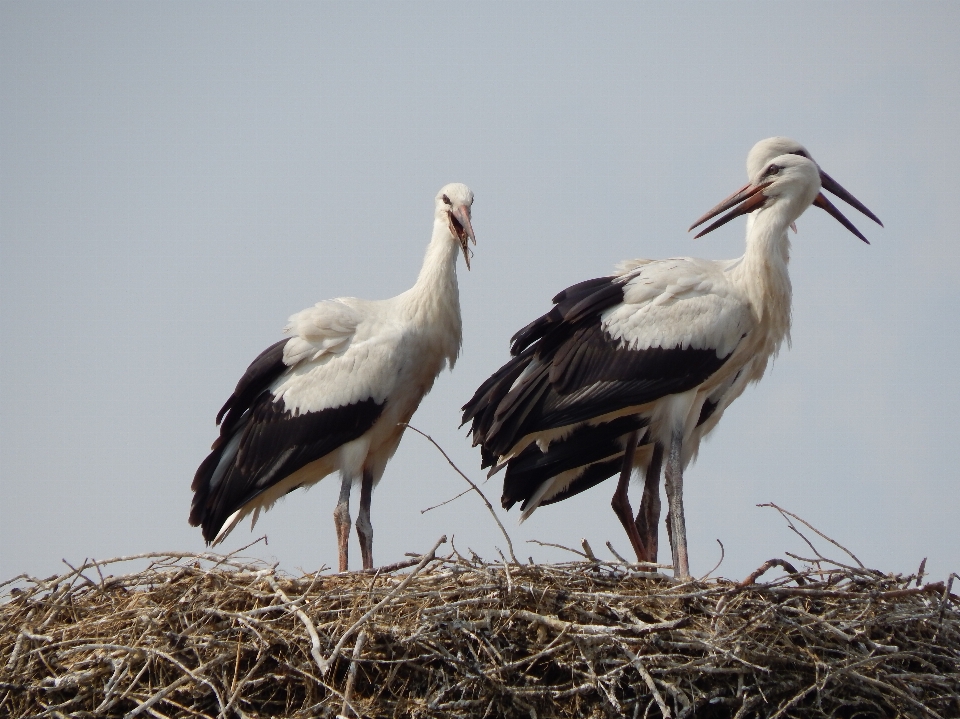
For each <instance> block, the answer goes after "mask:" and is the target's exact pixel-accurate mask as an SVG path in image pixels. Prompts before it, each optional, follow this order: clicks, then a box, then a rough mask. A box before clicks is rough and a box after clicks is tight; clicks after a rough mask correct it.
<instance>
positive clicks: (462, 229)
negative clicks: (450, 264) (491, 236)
mask: <svg viewBox="0 0 960 719" xmlns="http://www.w3.org/2000/svg"><path fill="white" fill-rule="evenodd" d="M447 216H448V217H449V218H450V232H452V233H453V236H454V237H456V238H457V240H458V241H459V242H460V249H461V250H463V261H464V262H466V263H467V269H468V270H469V269H470V248H469V243H470V240H473V244H477V238H476V237H475V236H474V234H473V225H472V224H470V208H468V207H465V206H464V205H457V206H456V207H451V208H450V209H449V210H447Z"/></svg>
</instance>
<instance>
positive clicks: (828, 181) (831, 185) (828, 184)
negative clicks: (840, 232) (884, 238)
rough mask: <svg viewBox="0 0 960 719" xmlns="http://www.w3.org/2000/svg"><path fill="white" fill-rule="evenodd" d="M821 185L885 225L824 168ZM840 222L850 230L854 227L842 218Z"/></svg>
mask: <svg viewBox="0 0 960 719" xmlns="http://www.w3.org/2000/svg"><path fill="white" fill-rule="evenodd" d="M820 186H821V187H822V188H823V189H824V190H826V191H827V192H832V193H833V194H834V195H836V196H837V197H839V198H840V199H841V200H843V201H844V202H846V203H847V204H848V205H850V206H851V207H854V208H856V209H857V210H860V212H862V213H863V214H865V215H866V216H867V217H869V218H870V219H871V220H873V221H874V222H876V223H877V224H878V225H880V227H883V223H882V222H880V218H879V217H877V216H876V215H875V214H873V213H872V212H870V210H868V209H867V206H866V205H864V204H863V203H862V202H860V200H858V199H857V198H856V197H854V196H853V195H851V194H850V193H849V192H847V191H846V190H845V189H843V187H842V186H841V185H840V183H839V182H837V181H836V180H834V179H833V178H832V177H830V175H828V174H827V173H826V172H824V171H823V170H820ZM824 201H826V198H824ZM813 204H815V205H816V204H817V203H816V202H814V203H813ZM827 204H829V203H827ZM817 207H823V205H817ZM823 209H824V210H827V208H826V207H823ZM827 212H830V210H827ZM830 214H831V215H833V213H832V212H830ZM833 216H834V217H837V216H836V215H833ZM841 217H842V215H841ZM837 219H838V220H840V218H839V217H837ZM840 222H841V224H843V226H844V227H846V228H847V229H848V230H850V228H851V227H852V225H847V224H846V223H845V222H844V221H843V220H840ZM850 231H851V232H853V233H854V234H855V235H857V236H858V237H860V234H859V233H858V232H854V231H853V230H850ZM860 239H863V238H862V237H861V238H860ZM863 241H864V242H867V241H866V240H863ZM867 244H869V243H867Z"/></svg>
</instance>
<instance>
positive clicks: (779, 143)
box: [690, 137, 883, 244]
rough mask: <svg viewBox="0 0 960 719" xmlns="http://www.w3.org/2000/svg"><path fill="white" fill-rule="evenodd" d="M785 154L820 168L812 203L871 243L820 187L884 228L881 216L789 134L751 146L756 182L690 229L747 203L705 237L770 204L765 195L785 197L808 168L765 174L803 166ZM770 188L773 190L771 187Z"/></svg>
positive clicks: (750, 167)
mask: <svg viewBox="0 0 960 719" xmlns="http://www.w3.org/2000/svg"><path fill="white" fill-rule="evenodd" d="M785 157H786V158H789V157H796V158H799V159H803V160H807V161H809V163H810V164H812V165H813V167H814V168H816V172H817V174H818V175H819V183H818V184H819V187H818V188H817V192H816V193H815V194H814V195H813V200H812V204H814V205H816V206H817V207H819V208H821V209H823V210H825V211H826V212H828V213H830V215H832V216H833V217H834V218H835V219H836V220H837V221H838V222H840V224H841V225H843V226H844V227H846V228H847V229H848V230H850V232H852V233H853V234H855V235H856V236H857V237H859V238H860V239H861V240H863V241H864V242H866V243H867V244H870V242H869V240H867V238H866V237H864V236H863V234H862V233H861V232H860V230H858V229H857V228H856V227H855V226H854V224H853V223H852V222H850V220H848V219H847V218H846V217H845V216H844V215H843V213H841V212H840V210H838V209H837V208H836V207H835V206H834V205H833V203H832V202H830V200H828V199H827V198H826V196H825V195H824V194H823V193H822V192H820V191H819V190H820V188H822V189H824V190H828V191H829V192H832V193H833V194H834V195H836V196H837V197H839V198H840V199H841V200H843V201H844V202H846V203H848V204H849V205H851V206H853V207H854V208H856V209H857V210H859V211H860V212H862V213H863V214H865V215H866V216H867V217H869V218H870V219H872V220H873V221H875V222H876V223H877V224H879V225H880V226H881V227H882V226H883V223H882V222H880V219H879V218H878V217H877V216H876V215H874V214H873V213H872V212H871V211H870V210H868V209H867V207H866V206H865V205H864V204H863V203H862V202H860V201H859V200H858V199H857V198H856V197H854V196H853V195H852V194H850V193H849V192H848V191H847V190H845V189H844V188H843V187H842V186H841V185H840V183H839V182H837V181H836V180H834V179H833V178H832V177H830V175H828V174H827V173H826V172H824V171H823V170H822V169H821V168H820V166H819V165H818V164H817V163H816V161H815V160H814V159H813V158H812V157H810V153H809V151H808V150H807V148H805V147H804V146H803V145H801V144H800V143H799V142H797V141H796V140H791V139H790V138H789V137H768V138H767V139H766V140H761V141H760V142H758V143H757V144H756V145H754V146H753V147H752V148H751V150H750V152H749V154H748V155H747V174H748V176H749V177H750V178H751V180H752V181H751V182H750V183H748V184H747V185H745V186H744V187H742V188H740V189H739V190H737V191H736V192H735V193H733V194H732V195H730V197H728V198H727V199H725V200H724V201H723V202H721V203H720V204H719V205H717V206H716V207H714V208H713V209H712V210H710V211H709V212H707V213H706V214H705V215H703V217H701V218H700V219H698V220H697V221H696V222H695V223H693V225H692V226H691V227H690V229H691V230H692V229H693V228H694V227H697V226H698V225H700V224H702V223H704V222H706V221H707V220H709V219H710V218H711V217H714V216H716V215H718V214H720V213H721V212H723V211H724V210H727V209H729V208H731V207H733V206H735V205H738V204H740V203H743V204H740V207H738V208H737V210H735V211H734V212H732V213H730V214H728V215H725V216H724V217H723V218H721V220H718V221H717V222H714V223H713V224H712V225H710V227H708V228H707V229H705V230H703V231H702V232H701V233H700V234H698V235H697V237H702V236H703V235H705V234H707V233H708V232H710V231H711V230H714V229H716V228H717V227H720V226H721V225H723V224H726V223H727V222H729V221H730V220H732V219H733V218H734V217H736V216H738V215H743V214H746V213H748V212H753V211H754V210H756V209H758V208H759V207H763V206H767V205H766V204H765V200H764V199H762V198H771V197H774V194H773V193H777V194H779V195H780V196H784V194H785V191H786V188H788V187H790V186H792V185H791V184H790V182H789V181H788V180H789V178H792V177H796V178H797V181H798V182H799V181H800V180H799V175H800V174H805V173H806V171H801V170H796V171H794V170H791V171H789V172H787V173H785V174H784V175H783V176H782V177H781V178H779V179H777V178H775V177H774V176H773V175H765V173H767V172H769V171H770V170H771V165H772V164H776V165H777V166H778V167H781V169H785V168H786V167H788V166H790V167H793V166H796V167H799V166H800V165H803V164H804V163H800V165H797V164H796V163H793V162H792V161H783V158H785ZM778 172H779V171H778ZM764 177H766V178H767V179H763V178H764ZM764 183H766V184H764ZM762 184H763V185H764V187H760V185H762ZM768 187H769V188H771V189H767V188H768ZM778 188H779V189H778ZM802 194H803V193H799V194H798V197H799V196H800V195H802ZM751 198H752V199H751ZM748 199H749V200H750V201H749V202H747V200H748ZM809 204H810V203H807V204H804V205H803V206H802V209H801V210H800V212H799V213H797V216H799V215H800V214H801V213H802V212H803V211H804V210H805V209H806V208H807V207H808V206H809Z"/></svg>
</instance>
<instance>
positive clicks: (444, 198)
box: [443, 195, 453, 207]
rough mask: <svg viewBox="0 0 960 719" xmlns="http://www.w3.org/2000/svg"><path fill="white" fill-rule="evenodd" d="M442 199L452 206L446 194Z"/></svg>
mask: <svg viewBox="0 0 960 719" xmlns="http://www.w3.org/2000/svg"><path fill="white" fill-rule="evenodd" d="M443 201H444V202H445V203H447V204H448V205H450V206H451V207H453V203H452V202H450V198H449V197H447V196H446V195H444V196H443Z"/></svg>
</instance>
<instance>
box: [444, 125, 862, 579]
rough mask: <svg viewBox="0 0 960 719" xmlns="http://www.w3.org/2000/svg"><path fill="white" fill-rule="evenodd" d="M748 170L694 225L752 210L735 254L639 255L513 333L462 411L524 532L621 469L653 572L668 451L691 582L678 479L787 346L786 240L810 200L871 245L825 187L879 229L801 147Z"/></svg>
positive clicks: (777, 142)
mask: <svg viewBox="0 0 960 719" xmlns="http://www.w3.org/2000/svg"><path fill="white" fill-rule="evenodd" d="M747 168H748V172H749V176H750V178H751V180H752V181H751V183H750V184H748V185H747V186H746V187H744V188H742V189H741V190H739V191H738V192H737V193H735V194H734V195H732V196H731V197H730V198H728V199H727V200H725V201H724V202H722V203H721V204H720V205H718V206H717V207H715V208H714V209H713V210H711V211H710V212H709V213H707V214H706V215H704V217H702V218H701V219H700V220H699V221H698V222H697V223H696V224H695V225H694V226H696V225H697V224H700V223H702V222H704V221H706V220H708V219H710V218H711V217H714V216H715V215H717V214H719V213H721V212H723V211H724V210H727V209H730V208H734V209H733V210H731V212H730V213H728V214H727V215H726V216H724V217H723V218H722V219H720V220H718V221H717V222H715V223H714V224H712V225H711V226H710V227H708V228H707V229H706V230H704V231H703V232H701V233H700V235H698V237H699V236H701V235H704V234H706V233H707V232H710V231H711V230H713V229H715V228H716V227H719V226H720V225H722V224H724V223H726V222H728V221H729V220H731V219H732V218H734V217H736V216H738V215H742V214H748V219H747V247H746V252H745V254H744V255H743V256H742V257H740V258H738V259H736V260H732V261H731V260H725V261H714V260H701V259H694V258H674V259H668V260H632V261H628V262H626V263H623V264H621V266H620V268H618V272H617V273H616V274H614V275H612V276H609V277H601V278H597V279H593V280H587V281H586V282H581V283H579V284H576V285H573V286H572V287H568V288H567V289H566V290H564V291H563V292H561V293H560V294H558V295H557V296H556V297H554V299H553V301H554V303H555V306H554V307H553V309H552V310H551V311H550V312H548V313H547V314H545V315H543V316H542V317H540V318H538V319H537V320H535V321H534V322H532V323H531V324H529V325H527V326H526V327H524V328H523V329H522V330H520V331H519V332H518V333H517V334H516V335H514V337H513V339H512V343H513V344H512V347H511V353H512V354H513V355H514V356H513V358H512V359H511V360H510V361H508V362H507V363H506V364H505V365H504V366H503V367H502V368H501V369H500V370H498V371H497V372H496V373H495V374H494V375H492V376H491V377H490V378H489V379H488V380H487V381H486V382H485V383H484V384H483V385H481V386H480V388H479V389H478V390H477V392H476V393H475V394H474V396H473V398H472V399H471V400H470V402H468V403H467V405H465V407H464V415H463V419H464V422H468V421H471V420H472V422H473V424H472V427H471V431H472V434H473V440H474V444H479V445H480V446H481V450H482V454H483V466H485V467H486V466H491V465H492V469H491V474H493V473H495V472H496V471H499V470H500V469H502V468H504V467H506V470H507V471H506V475H505V478H504V490H503V497H502V500H501V501H502V504H503V506H504V508H505V509H509V508H510V507H512V506H513V505H514V504H515V503H516V502H522V505H521V508H522V509H523V514H522V515H521V521H523V520H524V519H526V518H527V517H529V516H530V514H531V513H532V512H533V511H535V510H536V508H537V507H539V506H540V505H542V504H549V503H552V502H557V501H560V500H563V499H566V498H567V497H571V496H573V495H575V494H578V493H580V492H582V491H584V490H586V489H589V488H590V487H593V486H595V485H596V484H598V483H600V482H602V481H603V480H605V479H607V478H608V477H611V476H613V475H614V474H617V472H619V473H620V482H619V485H618V487H617V491H616V493H615V494H614V497H613V502H612V505H613V509H614V511H615V513H616V514H617V517H618V518H619V519H620V522H621V523H622V524H623V526H624V529H625V530H626V532H627V535H628V536H629V538H630V542H631V545H632V546H633V548H634V551H635V552H636V554H637V558H638V559H639V560H640V561H655V559H656V552H657V546H656V545H657V523H658V518H659V511H660V509H659V477H660V468H661V461H662V459H663V456H664V455H666V460H667V462H666V471H665V481H666V490H667V497H668V502H669V510H670V511H669V515H668V519H667V529H668V532H669V534H670V539H671V548H672V554H673V566H674V568H675V572H676V574H677V575H678V576H681V577H686V576H689V564H688V560H687V548H686V529H685V521H684V516H683V501H682V486H683V470H684V469H685V468H686V466H687V464H689V462H690V461H691V460H692V459H693V458H694V457H695V455H696V453H697V450H698V448H699V444H700V440H701V439H702V438H703V436H704V435H705V434H706V433H708V432H709V431H710V430H712V429H713V427H715V426H716V424H717V421H718V420H719V418H720V416H721V415H722V413H723V411H724V410H725V409H726V407H727V406H728V405H729V404H730V403H731V402H732V401H733V400H734V399H736V398H737V397H738V396H739V395H740V394H741V393H742V392H743V390H744V389H745V387H746V386H747V385H748V384H750V383H751V382H756V381H758V380H759V379H760V377H762V376H763V372H764V370H765V369H766V366H767V362H768V360H769V359H770V358H771V357H773V356H774V355H775V354H776V353H777V351H778V350H779V348H780V345H781V344H782V342H783V340H784V339H785V338H786V337H787V336H788V335H789V330H790V301H791V288H790V278H789V275H788V273H787V263H788V260H789V250H790V242H789V239H788V237H787V229H788V228H789V227H790V226H791V225H793V223H794V221H795V220H796V219H797V218H798V217H799V216H800V215H801V214H802V213H803V212H804V211H805V210H806V209H807V207H809V206H810V205H811V204H816V205H817V206H818V207H821V208H823V209H824V210H826V211H827V212H829V213H830V214H831V215H833V216H834V217H835V218H836V219H837V220H839V221H840V222H841V223H842V224H843V225H844V226H845V227H847V228H848V229H850V230H851V231H852V232H853V233H854V234H856V235H857V236H858V237H859V238H860V239H862V240H864V241H865V242H866V238H864V237H863V235H862V234H860V232H859V231H858V230H857V229H856V228H855V227H854V226H853V225H852V224H851V223H850V221H849V220H847V219H846V218H845V217H844V216H843V215H842V214H841V213H840V212H839V210H837V209H836V207H834V206H833V205H832V204H831V203H830V202H829V201H828V200H827V199H826V198H825V197H824V196H823V194H822V193H821V192H820V189H821V187H823V188H824V189H827V190H829V191H831V192H834V193H835V194H837V195H838V196H839V197H841V198H842V199H844V200H846V201H847V202H850V203H851V204H853V205H854V206H855V207H856V208H857V209H859V210H861V211H863V212H865V213H866V214H868V216H869V217H871V218H872V219H874V220H876V221H877V222H879V220H878V219H877V218H876V217H875V216H874V215H873V214H872V213H870V211H869V210H867V209H866V207H864V206H863V205H862V204H861V203H860V202H859V201H857V200H856V199H855V198H853V196H852V195H850V193H849V192H847V191H846V190H844V189H843V188H842V187H841V186H840V185H839V184H838V183H837V182H836V181H835V180H833V179H832V178H830V177H829V176H828V175H826V173H823V172H822V171H821V170H820V169H819V167H818V166H817V164H816V163H815V162H813V161H812V160H811V159H809V153H807V151H806V150H805V149H804V148H803V147H802V146H801V145H799V144H798V143H796V142H794V141H793V140H789V139H787V138H779V137H777V138H770V139H767V140H763V141H761V142H759V143H757V145H755V146H754V148H753V149H752V150H751V151H750V154H749V156H748V159H747ZM691 229H692V228H691ZM635 467H639V468H640V469H641V471H642V472H643V473H645V475H646V482H645V487H644V495H643V500H642V501H641V508H640V512H639V514H638V516H637V518H636V520H635V519H634V518H633V514H632V509H631V508H630V504H629V501H628V499H627V485H628V482H629V478H630V475H631V473H632V471H633V469H634V468H635Z"/></svg>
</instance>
